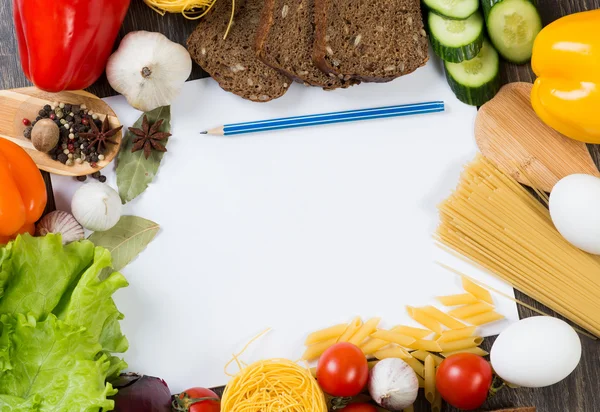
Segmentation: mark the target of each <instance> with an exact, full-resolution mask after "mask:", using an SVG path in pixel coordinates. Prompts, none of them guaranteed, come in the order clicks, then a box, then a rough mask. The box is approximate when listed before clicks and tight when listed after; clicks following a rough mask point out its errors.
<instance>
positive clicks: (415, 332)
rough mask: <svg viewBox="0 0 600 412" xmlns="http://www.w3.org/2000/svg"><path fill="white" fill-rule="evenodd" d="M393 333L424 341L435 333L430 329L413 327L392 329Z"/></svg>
mask: <svg viewBox="0 0 600 412" xmlns="http://www.w3.org/2000/svg"><path fill="white" fill-rule="evenodd" d="M390 330H391V331H392V332H398V333H401V334H403V335H406V336H410V337H411V338H415V339H424V338H426V337H427V336H429V335H431V334H432V333H433V332H432V331H430V330H429V329H421V328H413V327H412V326H404V325H401V326H396V327H393V328H392V329H390Z"/></svg>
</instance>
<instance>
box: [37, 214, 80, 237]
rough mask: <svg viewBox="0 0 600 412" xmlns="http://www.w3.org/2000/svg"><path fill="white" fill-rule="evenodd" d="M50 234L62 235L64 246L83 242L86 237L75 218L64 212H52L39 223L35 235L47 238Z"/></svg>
mask: <svg viewBox="0 0 600 412" xmlns="http://www.w3.org/2000/svg"><path fill="white" fill-rule="evenodd" d="M48 233H60V234H61V235H62V243H63V245H66V244H67V243H71V242H76V241H78V240H82V239H83V238H84V236H85V233H84V231H83V227H81V225H80V224H79V223H78V222H77V220H75V217H73V215H72V214H70V213H67V212H63V211H62V210H55V211H54V212H50V213H48V214H47V215H46V216H44V217H43V218H42V220H40V221H39V222H38V224H37V226H36V228H35V235H36V236H46V235H47V234H48Z"/></svg>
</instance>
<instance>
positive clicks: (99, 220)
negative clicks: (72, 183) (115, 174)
mask: <svg viewBox="0 0 600 412" xmlns="http://www.w3.org/2000/svg"><path fill="white" fill-rule="evenodd" d="M121 209H122V205H121V198H120V197H119V194H118V193H117V192H116V191H115V190H114V189H113V188H111V187H110V186H108V185H106V184H104V183H100V182H93V183H87V184H85V185H83V186H81V187H80V188H79V189H77V191H76V192H75V194H74V195H73V200H71V211H72V212H73V216H75V219H77V221H78V222H79V223H81V225H82V226H83V227H84V228H86V229H88V230H93V231H95V232H103V231H105V230H108V229H110V228H112V227H113V226H114V225H116V224H117V222H118V221H119V219H120V218H121Z"/></svg>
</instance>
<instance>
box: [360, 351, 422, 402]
mask: <svg viewBox="0 0 600 412" xmlns="http://www.w3.org/2000/svg"><path fill="white" fill-rule="evenodd" d="M418 392H419V381H418V380H417V375H416V374H415V371H414V370H413V369H412V368H411V367H410V366H409V365H408V364H407V363H406V362H404V361H403V360H402V359H397V358H388V359H384V360H382V361H380V362H379V363H377V364H376V365H375V366H374V367H373V369H371V372H370V374H369V394H370V395H371V397H372V398H373V400H374V401H375V402H377V404H378V405H379V406H381V407H382V408H384V409H387V410H390V411H401V410H402V409H404V408H406V407H408V406H410V405H412V404H413V403H415V400H416V399H417V394H418Z"/></svg>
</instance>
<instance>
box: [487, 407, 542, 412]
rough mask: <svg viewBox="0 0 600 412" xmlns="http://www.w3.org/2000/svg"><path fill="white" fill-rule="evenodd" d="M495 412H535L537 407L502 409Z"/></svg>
mask: <svg viewBox="0 0 600 412" xmlns="http://www.w3.org/2000/svg"><path fill="white" fill-rule="evenodd" d="M493 412H535V407H534V406H532V407H528V408H509V409H500V410H497V411H493Z"/></svg>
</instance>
